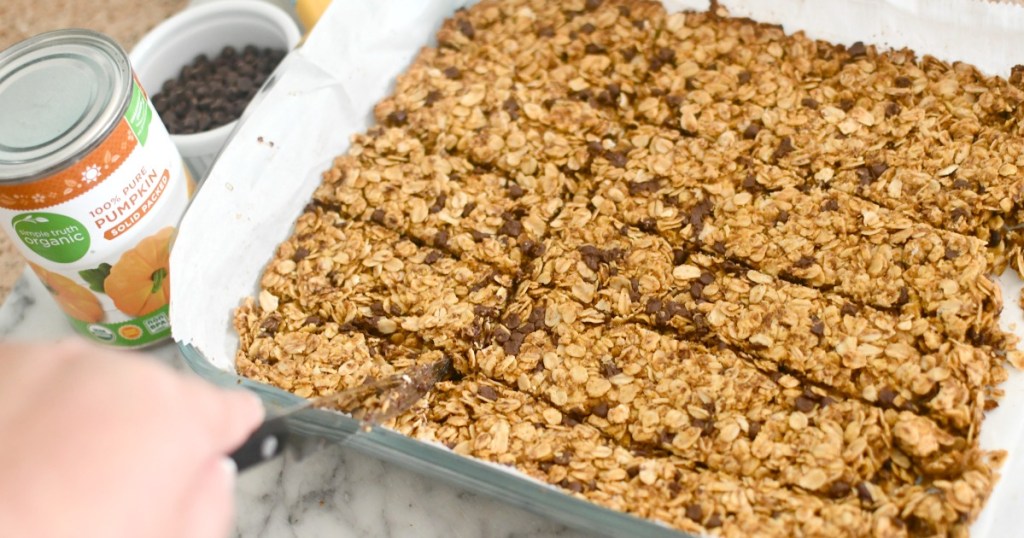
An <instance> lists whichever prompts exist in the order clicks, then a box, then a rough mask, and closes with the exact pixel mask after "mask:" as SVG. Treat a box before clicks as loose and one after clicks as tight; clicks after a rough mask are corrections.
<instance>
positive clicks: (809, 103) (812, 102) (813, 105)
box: [800, 97, 818, 110]
mask: <svg viewBox="0 0 1024 538" xmlns="http://www.w3.org/2000/svg"><path fill="white" fill-rule="evenodd" d="M800 104H801V105H803V106H805V107H807V108H809V109H811V110H818V101H817V100H816V99H814V98H813V97H804V98H803V99H801V100H800Z"/></svg>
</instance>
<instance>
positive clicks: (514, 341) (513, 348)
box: [502, 332, 526, 355]
mask: <svg viewBox="0 0 1024 538" xmlns="http://www.w3.org/2000/svg"><path fill="white" fill-rule="evenodd" d="M524 340H526V335H525V334H523V333H518V332H516V333H512V334H510V335H509V337H508V340H506V341H505V343H504V344H503V345H502V350H504V351H505V354H507V355H518V354H519V350H520V349H522V347H523V341H524Z"/></svg>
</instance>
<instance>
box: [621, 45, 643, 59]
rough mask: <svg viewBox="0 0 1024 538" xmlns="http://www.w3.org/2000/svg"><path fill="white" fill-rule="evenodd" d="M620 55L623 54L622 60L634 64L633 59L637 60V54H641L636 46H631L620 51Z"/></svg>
mask: <svg viewBox="0 0 1024 538" xmlns="http://www.w3.org/2000/svg"><path fill="white" fill-rule="evenodd" d="M619 54H622V58H623V59H624V60H626V61H627V62H632V61H633V58H636V56H637V54H640V51H639V50H637V48H636V45H630V46H628V47H626V48H624V49H622V50H620V51H619Z"/></svg>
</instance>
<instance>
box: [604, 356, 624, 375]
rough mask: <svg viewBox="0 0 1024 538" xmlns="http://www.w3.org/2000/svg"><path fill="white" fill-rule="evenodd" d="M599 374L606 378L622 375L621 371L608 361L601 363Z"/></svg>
mask: <svg viewBox="0 0 1024 538" xmlns="http://www.w3.org/2000/svg"><path fill="white" fill-rule="evenodd" d="M601 373H602V374H603V375H604V376H605V377H608V378H611V377H615V376H617V375H619V374H621V373H622V370H620V369H619V367H618V366H615V363H614V362H612V361H610V360H608V361H603V362H601Z"/></svg>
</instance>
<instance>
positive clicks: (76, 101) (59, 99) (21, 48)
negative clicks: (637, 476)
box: [0, 29, 132, 182]
mask: <svg viewBox="0 0 1024 538" xmlns="http://www.w3.org/2000/svg"><path fill="white" fill-rule="evenodd" d="M131 76H132V75H131V67H130V66H129V64H128V56H127V55H126V54H125V52H124V49H122V48H121V47H120V46H119V45H118V44H117V43H116V42H115V41H113V40H112V39H110V38H109V37H107V36H105V35H103V34H100V33H98V32H93V31H91V30H79V29H71V30H57V31H55V32H47V33H44V34H40V35H37V36H35V37H32V38H29V39H27V40H25V41H22V42H21V43H18V44H16V45H14V46H12V47H11V48H9V49H7V50H5V51H2V52H0V182H5V181H18V182H20V181H28V180H32V179H36V178H39V177H43V176H46V175H49V174H52V173H53V172H55V171H57V170H59V169H61V168H63V167H65V166H67V165H68V164H70V163H72V162H74V161H76V160H78V158H79V157H81V156H82V155H84V154H85V153H86V152H88V151H89V150H90V149H92V148H93V147H95V146H96V145H97V144H99V143H100V142H101V141H102V140H103V138H104V136H105V135H106V134H107V132H108V131H109V130H110V129H112V128H113V126H114V125H115V124H116V123H117V121H118V120H119V119H120V116H121V115H122V114H123V113H124V110H125V107H126V106H127V104H128V95H129V92H130V90H131Z"/></svg>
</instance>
